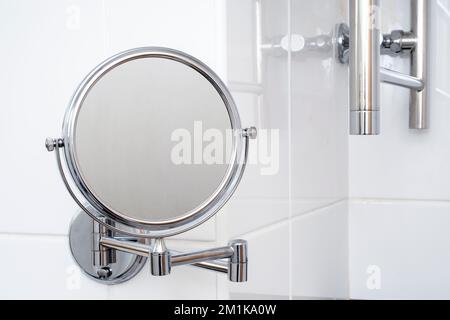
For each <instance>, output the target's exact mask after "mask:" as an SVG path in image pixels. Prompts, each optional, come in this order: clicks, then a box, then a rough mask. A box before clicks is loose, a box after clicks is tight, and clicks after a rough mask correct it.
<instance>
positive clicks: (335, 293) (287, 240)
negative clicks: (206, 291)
mask: <svg viewBox="0 0 450 320" xmlns="http://www.w3.org/2000/svg"><path fill="white" fill-rule="evenodd" d="M227 4H228V6H227V8H228V14H227V17H228V29H227V30H228V41H229V47H228V56H229V59H228V80H229V84H230V88H231V90H232V91H233V94H234V96H235V98H236V100H237V102H238V106H239V108H240V111H241V114H242V115H244V123H245V124H247V125H256V126H257V127H258V128H260V129H279V130H280V170H279V172H278V173H277V174H275V175H268V176H264V175H261V171H260V170H261V166H260V167H258V166H250V167H249V168H248V170H247V171H246V174H245V177H244V179H243V181H242V184H241V186H240V187H239V190H238V194H236V196H235V197H234V198H233V199H232V200H231V201H230V203H229V205H228V206H227V208H226V210H225V213H224V214H223V215H221V216H220V217H219V222H220V224H219V226H220V228H219V229H218V230H220V231H219V236H220V237H221V238H222V239H226V238H230V237H241V238H244V239H247V240H248V241H249V244H250V249H249V250H250V261H251V264H250V265H249V282H248V283H247V284H245V285H236V284H229V283H226V282H224V281H221V282H219V292H220V293H221V295H219V297H231V298H249V297H250V298H254V297H259V298H292V299H306V298H328V299H336V298H347V297H348V277H347V269H348V268H347V262H348V260H347V251H348V246H347V203H346V199H347V197H348V195H347V190H348V186H347V183H348V174H347V149H348V146H347V144H348V138H347V133H346V123H347V110H346V100H347V91H348V89H347V84H346V81H345V79H346V76H347V73H346V68H345V67H343V66H341V65H338V64H336V63H335V62H334V61H335V60H334V55H333V52H332V50H331V51H329V52H327V53H324V54H322V55H319V56H317V54H316V53H313V52H309V53H308V52H302V53H299V54H295V55H291V54H288V53H287V52H286V51H283V50H281V49H273V50H267V49H264V50H263V54H262V60H261V64H260V65H258V60H257V59H255V58H256V57H257V56H256V52H257V49H258V47H259V46H260V45H261V44H262V45H263V46H264V47H267V46H268V45H271V44H272V45H279V44H280V40H281V38H282V37H284V36H289V35H294V34H296V35H302V36H304V37H312V36H316V35H321V34H330V33H331V32H332V31H333V29H334V25H335V23H337V22H341V21H344V20H345V15H346V13H347V6H346V5H345V4H346V1H336V0H320V1H317V0H315V1H310V0H296V1H279V0H262V1H256V2H255V1H254V0H228V1H227ZM258 8H259V12H260V14H259V17H260V18H259V19H258V14H256V15H255V12H258ZM258 20H260V25H261V26H262V27H261V28H260V29H258V27H257V26H258ZM258 30H260V31H258ZM258 34H259V36H258ZM259 38H260V41H259V42H258V41H255V39H256V40H258V39H259ZM288 38H289V37H288ZM258 87H260V91H259V92H255V91H257V90H255V88H258ZM222 225H227V226H228V229H227V230H224V229H222V227H221V226H222Z"/></svg>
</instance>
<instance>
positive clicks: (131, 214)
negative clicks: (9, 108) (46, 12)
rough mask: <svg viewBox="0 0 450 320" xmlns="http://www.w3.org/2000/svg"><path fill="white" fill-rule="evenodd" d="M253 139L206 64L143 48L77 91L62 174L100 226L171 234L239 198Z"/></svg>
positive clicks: (110, 63)
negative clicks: (249, 140)
mask: <svg viewBox="0 0 450 320" xmlns="http://www.w3.org/2000/svg"><path fill="white" fill-rule="evenodd" d="M246 135H248V130H247V129H245V130H243V129H242V128H241V122H240V119H239V114H238V112H237V109H236V106H235V103H234V101H233V99H232V97H231V95H230V93H229V91H228V90H227V88H226V86H225V85H224V84H223V82H222V81H221V80H220V79H219V77H218V76H217V75H216V74H215V73H214V72H213V71H212V70H211V69H209V68H208V67H207V66H206V65H205V64H203V63H202V62H200V61H198V60H197V59H195V58H193V57H191V56H189V55H187V54H185V53H182V52H179V51H176V50H172V49H166V48H154V47H151V48H138V49H133V50H129V51H126V52H123V53H120V54H118V55H116V56H114V57H112V58H110V59H108V60H107V61H105V62H103V63H102V64H101V65H99V66H98V67H97V68H96V69H95V70H93V71H92V72H91V73H90V74H89V75H88V76H87V77H86V79H85V80H84V81H83V82H82V83H81V85H80V86H79V88H78V89H77V91H76V92H75V94H74V96H73V98H72V101H71V103H70V105H69V108H68V110H67V113H66V117H65V120H64V125H63V136H62V139H61V140H60V143H61V145H62V146H64V149H61V150H64V151H63V152H62V156H63V157H64V160H65V161H60V163H62V164H64V168H63V165H60V170H61V171H62V173H63V177H64V179H65V182H66V186H67V187H68V188H69V191H70V193H71V194H72V196H73V197H74V198H75V200H76V201H77V203H78V204H79V205H80V206H81V207H82V208H83V210H84V211H85V212H87V213H88V214H89V215H90V216H91V217H92V218H94V219H95V220H97V221H99V222H100V223H102V224H106V225H107V226H108V227H109V228H111V229H114V230H117V231H120V232H122V233H125V234H131V235H138V236H140V237H152V238H161V237H168V236H172V235H175V234H178V233H182V232H185V231H187V230H189V229H192V228H194V227H196V226H198V225H200V224H201V223H203V222H205V221H206V220H208V219H209V218H211V217H212V216H213V215H214V214H215V213H217V211H218V210H219V209H220V208H221V207H222V206H223V205H224V204H225V203H226V201H227V200H228V199H229V198H230V196H231V195H232V193H233V192H234V190H235V189H236V187H237V185H238V183H239V181H240V178H241V176H242V174H243V170H244V167H245V161H246V154H247V152H246V151H247V147H248V145H247V137H246ZM57 154H58V156H59V152H57Z"/></svg>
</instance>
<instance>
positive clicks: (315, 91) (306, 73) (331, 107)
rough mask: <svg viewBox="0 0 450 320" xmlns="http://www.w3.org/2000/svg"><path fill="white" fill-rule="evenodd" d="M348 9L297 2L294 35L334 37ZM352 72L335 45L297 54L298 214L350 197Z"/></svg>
mask: <svg viewBox="0 0 450 320" xmlns="http://www.w3.org/2000/svg"><path fill="white" fill-rule="evenodd" d="M346 9H347V6H346V4H345V2H343V1H330V0H321V1H306V0H299V1H293V2H292V33H293V34H295V35H297V36H302V37H304V38H311V37H316V36H329V35H330V34H332V32H333V30H334V28H335V25H336V24H337V23H340V22H343V21H345V17H346V11H347V10H346ZM347 69H348V67H347V66H342V65H340V64H338V63H337V62H336V60H335V56H334V51H333V49H332V48H331V47H330V48H329V50H328V51H324V52H320V53H319V52H318V51H317V50H311V51H301V52H298V53H295V54H293V55H292V70H291V78H292V79H291V90H292V97H291V99H292V102H291V103H292V107H291V108H292V109H291V117H292V118H291V128H292V133H291V134H292V138H291V139H292V142H291V154H292V164H291V166H292V174H291V179H292V197H293V201H295V203H296V205H295V206H293V209H294V210H293V215H298V214H302V213H306V212H308V211H310V210H311V206H314V205H315V206H316V207H315V208H319V207H322V206H323V205H324V204H331V203H333V202H336V201H339V200H342V199H345V198H346V197H347V192H348V190H347V189H348V174H347V149H348V138H347V117H348V116H347V115H348V98H347V96H348V84H347V83H348V81H347ZM312 208H314V207H312Z"/></svg>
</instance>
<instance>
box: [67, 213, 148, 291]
mask: <svg viewBox="0 0 450 320" xmlns="http://www.w3.org/2000/svg"><path fill="white" fill-rule="evenodd" d="M93 223H94V220H93V219H92V218H90V217H89V216H88V215H87V214H86V213H84V212H80V213H78V214H77V215H76V216H75V217H74V219H73V220H72V223H71V224H70V230H69V245H70V251H71V252H72V256H73V258H74V260H75V262H76V263H77V264H78V265H79V267H80V268H81V269H82V270H83V271H84V273H85V274H86V275H88V276H89V278H91V279H93V280H95V281H97V282H100V283H103V284H108V285H113V284H119V283H122V282H125V281H127V280H130V279H131V278H133V277H134V276H136V275H137V274H138V273H139V271H141V269H142V268H143V267H144V265H145V263H146V262H147V258H145V257H142V256H137V255H134V254H130V253H126V252H121V251H118V250H117V251H116V259H115V260H116V262H115V263H112V264H110V265H108V266H107V267H106V268H99V267H96V266H95V265H94V256H93V250H92V248H93V243H94V240H95V239H94V234H93V232H92V231H93V227H92V226H93Z"/></svg>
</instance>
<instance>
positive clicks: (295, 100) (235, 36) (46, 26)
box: [0, 0, 348, 299]
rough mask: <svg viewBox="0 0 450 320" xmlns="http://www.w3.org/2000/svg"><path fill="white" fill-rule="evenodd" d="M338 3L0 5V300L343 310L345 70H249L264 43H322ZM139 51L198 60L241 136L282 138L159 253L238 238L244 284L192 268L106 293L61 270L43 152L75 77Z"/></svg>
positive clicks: (280, 61)
mask: <svg viewBox="0 0 450 320" xmlns="http://www.w3.org/2000/svg"><path fill="white" fill-rule="evenodd" d="M342 3H344V1H335V0H321V1H309V0H302V1H291V0H282V1H279V0H262V1H261V2H259V1H258V2H257V1H255V0H190V1H183V0H171V1H154V0H150V1H149V0H145V1H144V0H133V1H126V2H125V1H118V0H108V1H106V0H71V1H60V0H58V1H56V0H43V1H30V0H17V1H7V0H0V17H1V18H2V19H1V21H2V22H1V23H2V25H3V26H4V27H2V28H0V36H1V38H2V43H3V44H4V45H3V46H2V48H3V49H2V50H1V51H0V67H1V69H2V72H1V73H0V86H1V87H2V88H3V89H2V90H1V91H0V96H1V101H2V102H3V104H2V107H1V108H0V119H1V120H0V121H1V124H0V128H1V129H0V130H1V131H0V139H1V143H2V145H4V146H8V147H5V148H4V151H5V152H3V154H2V158H1V160H0V161H1V165H0V176H1V177H2V182H1V183H0V194H1V197H2V198H1V199H2V200H3V202H2V203H3V206H2V211H1V222H0V251H1V252H2V258H1V260H2V261H4V262H3V263H0V272H1V273H2V274H7V275H8V277H7V278H6V279H4V280H2V281H1V282H0V298H83V299H88V298H100V299H102V298H103V299H107V298H138V299H166V298H172V299H178V298H180V299H215V298H217V297H219V298H229V297H231V298H239V297H251V298H255V297H260V296H261V297H264V298H270V297H274V298H289V297H291V298H307V297H323V298H345V297H347V296H348V290H347V283H348V281H347V224H346V221H347V205H346V202H345V199H346V198H347V171H346V162H347V160H346V158H347V152H346V151H345V152H342V151H343V150H347V143H348V142H347V137H346V133H345V130H344V128H345V121H346V115H345V112H346V109H345V102H344V101H343V100H345V92H346V91H345V90H346V88H345V84H342V83H344V81H342V80H343V79H344V78H345V69H344V68H343V67H341V66H338V65H336V64H334V63H333V61H334V60H333V57H332V53H331V52H330V53H328V54H327V55H326V56H322V57H321V58H319V59H316V58H315V57H314V56H309V57H308V56H303V57H299V58H295V57H292V56H291V55H287V54H286V53H284V54H281V55H280V54H278V53H275V54H272V53H270V54H267V55H265V56H264V57H263V59H262V63H261V66H260V67H258V63H257V61H258V59H257V57H258V47H257V42H256V40H257V39H258V38H259V37H258V34H261V38H262V39H261V40H262V41H263V42H264V43H270V42H276V40H277V41H278V42H279V40H280V38H281V37H282V36H285V35H288V34H290V33H300V34H304V35H305V36H313V35H317V34H321V33H323V32H327V33H328V32H330V31H331V30H332V28H333V25H334V23H335V20H339V21H340V20H342V19H343V15H344V13H345V12H346V8H345V7H342V6H341V4H342ZM258 6H260V7H261V21H262V23H263V28H262V29H261V30H260V31H258V29H257V28H256V22H257V19H256V17H257V16H256V12H257V10H256V9H257V7H258ZM138 46H168V47H173V48H176V49H179V50H183V51H186V52H187V53H190V54H192V55H194V56H196V57H198V58H199V59H201V60H203V61H204V62H205V63H207V64H208V65H210V66H211V67H212V68H213V69H214V70H215V71H216V72H218V73H219V75H220V76H221V77H222V78H223V79H225V80H228V82H229V85H230V88H231V89H232V91H233V95H234V96H235V98H236V101H237V103H238V105H239V109H240V112H241V115H242V118H243V122H244V125H256V126H257V127H258V128H260V129H278V130H279V132H280V140H279V141H280V154H279V160H280V164H279V170H278V171H277V172H275V174H273V175H268V176H267V175H266V176H264V175H262V174H261V167H260V166H258V165H250V166H249V167H248V169H247V171H246V173H245V177H244V179H243V181H242V185H241V186H240V187H239V189H238V191H237V193H236V195H235V197H234V199H233V200H232V201H231V202H230V203H229V205H228V206H227V207H226V208H224V210H222V212H221V213H219V215H218V217H217V218H216V219H215V220H212V221H211V222H209V223H208V224H206V225H205V226H202V227H201V228H199V229H198V230H195V231H193V232H190V233H188V234H185V235H181V236H178V237H177V238H176V239H174V240H171V241H170V242H169V245H170V247H173V248H191V249H195V248H204V247H211V246H214V245H223V244H225V243H226V242H227V241H228V240H229V239H231V238H234V237H243V238H246V239H248V240H249V241H250V274H249V276H250V281H249V283H247V284H233V285H230V284H229V283H228V282H227V281H226V277H225V276H223V275H216V274H214V273H211V272H206V271H199V270H195V269H192V268H189V267H183V268H176V269H175V270H174V271H173V274H172V275H171V276H170V277H165V278H154V277H151V276H150V275H149V270H148V267H147V268H146V269H145V270H144V271H143V272H141V274H139V275H138V276H137V277H136V278H135V279H133V280H131V281H129V282H127V283H125V284H122V285H118V286H113V287H106V286H103V285H99V284H97V283H94V282H92V281H90V280H89V279H87V278H85V277H84V276H81V275H80V271H79V270H78V269H77V267H76V265H75V264H74V262H73V261H72V258H71V256H70V251H69V248H68V244H67V230H68V227H69V224H70V220H71V218H72V217H73V216H74V215H75V214H77V213H78V212H79V209H77V207H76V205H75V204H74V203H73V200H72V199H70V197H69V195H68V194H67V192H66V190H65V189H64V186H63V184H62V182H61V179H60V177H59V175H58V172H57V169H56V163H55V160H54V156H53V155H51V154H49V153H47V152H46V150H45V148H44V145H43V144H44V143H43V142H44V139H45V138H46V137H47V136H53V137H57V136H59V134H60V126H61V122H62V118H63V115H64V112H65V108H66V105H67V103H68V102H69V100H70V97H71V95H72V93H73V91H74V90H75V88H76V86H77V85H78V83H79V82H80V81H81V80H82V78H83V77H84V76H85V74H86V73H87V72H89V71H90V70H91V69H92V68H93V67H94V66H96V65H97V64H98V63H99V62H101V61H102V60H104V59H105V58H107V57H109V56H111V55H113V54H115V53H117V52H119V51H122V50H125V49H129V48H133V47H138ZM305 70H307V71H306V72H305ZM318 86H323V87H321V88H319V87H318ZM341 89H343V90H341ZM336 97H337V99H336ZM316 111H317V112H316ZM336 118H338V119H339V121H338V122H336V121H335V119H336ZM297 123H298V124H297ZM336 132H339V134H336ZM257 143H258V142H253V145H252V147H253V150H255V147H256V145H257ZM216 221H217V222H218V223H217V224H216ZM275 275H276V276H275Z"/></svg>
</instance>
